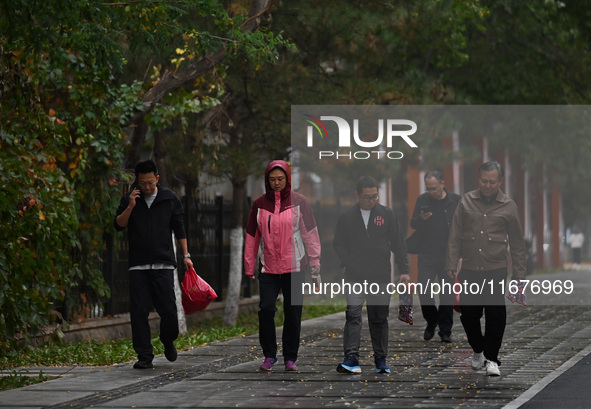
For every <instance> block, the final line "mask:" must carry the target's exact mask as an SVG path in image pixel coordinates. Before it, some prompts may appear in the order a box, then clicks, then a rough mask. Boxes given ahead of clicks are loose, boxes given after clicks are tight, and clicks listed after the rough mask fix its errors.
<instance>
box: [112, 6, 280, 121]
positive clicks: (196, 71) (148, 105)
mask: <svg viewBox="0 0 591 409" xmlns="http://www.w3.org/2000/svg"><path fill="white" fill-rule="evenodd" d="M271 4H272V0H254V2H253V5H252V8H251V10H250V13H249V18H248V20H246V21H245V22H244V23H242V24H241V25H240V28H241V29H242V30H244V31H250V32H254V31H256V30H257V29H258V28H259V25H260V17H261V16H262V15H263V14H265V13H266V12H267V11H269V9H270V8H271ZM226 57H227V52H226V49H225V47H223V46H222V47H220V48H218V49H217V51H216V52H214V53H212V54H209V55H207V56H205V57H203V58H202V59H200V60H199V61H190V62H189V63H188V64H187V65H186V66H185V67H184V68H183V69H181V70H179V71H175V72H169V73H167V74H165V75H164V77H163V78H162V79H161V80H160V81H159V82H158V83H157V84H155V85H154V86H153V87H152V88H150V89H149V90H148V91H147V92H146V93H145V94H144V96H143V97H142V102H143V104H144V109H143V110H140V111H136V112H135V113H134V114H133V115H132V116H131V117H130V118H128V120H127V121H126V123H125V124H124V126H129V125H131V124H133V123H135V122H136V121H137V120H138V119H139V118H141V117H143V116H145V115H146V114H148V113H149V112H150V111H151V110H152V108H154V106H155V105H156V103H158V102H159V101H160V100H162V98H163V97H164V96H165V95H167V94H168V93H170V92H173V91H175V90H177V89H179V88H181V87H182V86H184V85H186V84H189V83H191V82H193V81H195V80H196V79H197V78H199V77H200V76H202V75H203V74H205V73H206V72H208V71H209V70H211V69H213V68H214V67H215V66H216V65H217V64H219V63H220V62H222V61H223V60H224V59H225V58H226Z"/></svg>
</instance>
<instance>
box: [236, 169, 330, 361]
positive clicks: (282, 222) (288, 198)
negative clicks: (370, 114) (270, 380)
mask: <svg viewBox="0 0 591 409" xmlns="http://www.w3.org/2000/svg"><path fill="white" fill-rule="evenodd" d="M265 190H266V193H265V194H264V195H262V196H260V197H259V198H258V199H256V200H255V202H254V204H253V206H252V210H251V211H250V217H249V219H248V225H247V227H246V243H245V249H244V267H245V271H246V275H247V276H249V277H250V278H252V279H254V278H255V275H254V273H255V269H256V270H257V271H258V273H259V274H258V278H259V294H260V302H259V341H260V343H261V347H262V348H263V354H264V356H265V360H264V362H263V363H262V364H261V366H260V369H261V370H262V371H271V370H272V368H273V364H274V363H276V362H277V336H276V332H275V312H276V311H277V308H276V307H275V303H276V302H277V297H278V296H279V292H280V291H282V292H283V310H284V316H285V317H284V318H285V320H284V326H283V338H282V340H283V359H284V363H285V370H286V371H297V370H298V368H297V366H296V364H295V361H296V360H297V357H298V349H299V346H300V329H301V319H302V304H303V294H302V283H303V282H304V273H305V272H306V271H308V270H310V272H311V275H312V277H318V275H319V273H320V238H319V237H318V229H317V228H316V220H314V215H313V214H312V209H311V208H310V205H309V204H308V201H307V200H306V198H305V197H304V196H303V195H301V194H299V193H297V192H292V191H291V170H290V167H289V164H288V163H287V162H285V161H282V160H275V161H272V162H271V163H269V165H268V166H267V170H266V171H265ZM257 261H258V263H257Z"/></svg>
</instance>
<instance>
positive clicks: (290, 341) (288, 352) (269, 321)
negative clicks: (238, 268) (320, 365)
mask: <svg viewBox="0 0 591 409" xmlns="http://www.w3.org/2000/svg"><path fill="white" fill-rule="evenodd" d="M303 277H304V273H302V272H296V273H288V274H264V273H261V274H259V293H260V302H259V342H260V343H261V347H262V348H263V355H264V356H265V358H276V357H277V334H276V328H275V313H276V312H277V307H276V306H275V304H276V303H277V297H278V296H279V292H280V291H281V292H282V293H283V316H284V322H283V336H282V343H283V359H284V360H285V361H294V362H295V361H296V360H297V359H298V350H299V348H300V331H301V328H302V302H303V294H302V289H301V283H302V282H303Z"/></svg>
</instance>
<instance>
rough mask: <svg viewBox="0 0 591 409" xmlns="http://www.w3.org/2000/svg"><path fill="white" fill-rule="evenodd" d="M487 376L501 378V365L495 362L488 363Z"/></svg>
mask: <svg viewBox="0 0 591 409" xmlns="http://www.w3.org/2000/svg"><path fill="white" fill-rule="evenodd" d="M486 374H487V375H488V376H501V371H500V370H499V365H498V364H497V363H496V362H495V361H486Z"/></svg>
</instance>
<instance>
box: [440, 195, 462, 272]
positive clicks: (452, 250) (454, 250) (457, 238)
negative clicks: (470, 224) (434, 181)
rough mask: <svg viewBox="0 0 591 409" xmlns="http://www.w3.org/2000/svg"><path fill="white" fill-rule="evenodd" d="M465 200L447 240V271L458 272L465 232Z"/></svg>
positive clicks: (459, 205)
mask: <svg viewBox="0 0 591 409" xmlns="http://www.w3.org/2000/svg"><path fill="white" fill-rule="evenodd" d="M463 201H464V199H463V198H462V199H461V200H460V202H459V203H458V206H457V207H456V211H455V212H454V217H453V219H452V222H451V229H450V231H449V237H448V240H447V251H446V254H445V270H446V271H449V270H452V271H456V270H457V268H458V262H459V261H460V248H461V245H462V234H463V230H464V221H463V215H464V203H463Z"/></svg>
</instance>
